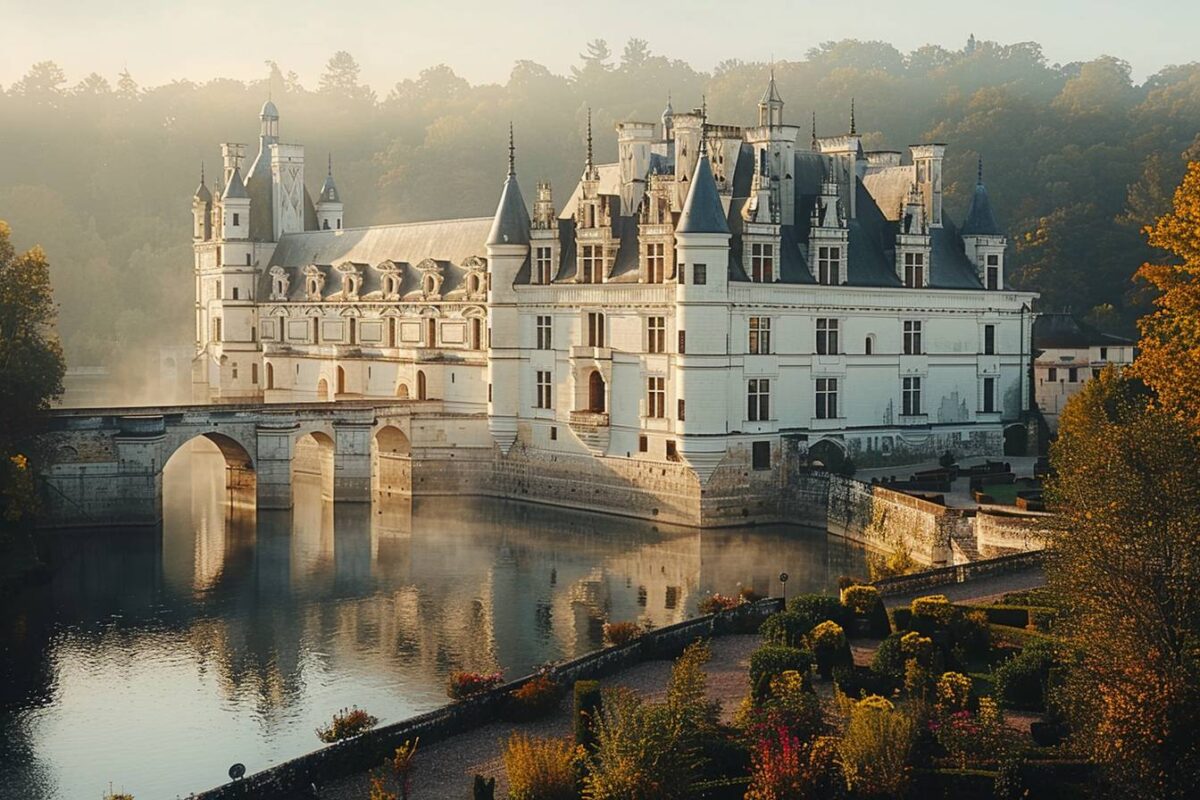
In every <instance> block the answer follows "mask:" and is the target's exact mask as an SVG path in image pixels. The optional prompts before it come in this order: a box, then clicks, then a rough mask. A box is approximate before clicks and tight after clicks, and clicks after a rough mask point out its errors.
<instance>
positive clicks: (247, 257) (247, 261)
mask: <svg viewBox="0 0 1200 800" xmlns="http://www.w3.org/2000/svg"><path fill="white" fill-rule="evenodd" d="M246 266H247V267H248V266H250V254H249V253H246Z"/></svg>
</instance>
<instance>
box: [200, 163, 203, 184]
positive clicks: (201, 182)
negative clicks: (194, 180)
mask: <svg viewBox="0 0 1200 800" xmlns="http://www.w3.org/2000/svg"><path fill="white" fill-rule="evenodd" d="M200 185H201V186H203V185H204V161H203V160H201V161H200Z"/></svg>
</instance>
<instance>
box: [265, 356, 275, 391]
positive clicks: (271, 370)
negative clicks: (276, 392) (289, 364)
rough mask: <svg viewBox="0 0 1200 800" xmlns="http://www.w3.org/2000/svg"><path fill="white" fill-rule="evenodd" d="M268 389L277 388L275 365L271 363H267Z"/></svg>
mask: <svg viewBox="0 0 1200 800" xmlns="http://www.w3.org/2000/svg"><path fill="white" fill-rule="evenodd" d="M267 388H268V389H274V388H275V365H274V364H272V363H271V362H270V361H268V362H267Z"/></svg>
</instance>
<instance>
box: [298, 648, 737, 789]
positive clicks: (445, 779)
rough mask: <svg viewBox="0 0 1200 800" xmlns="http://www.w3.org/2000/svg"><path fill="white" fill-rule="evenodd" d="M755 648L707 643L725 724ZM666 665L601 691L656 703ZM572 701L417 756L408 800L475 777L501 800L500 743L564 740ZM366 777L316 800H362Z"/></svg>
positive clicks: (641, 669) (611, 681)
mask: <svg viewBox="0 0 1200 800" xmlns="http://www.w3.org/2000/svg"><path fill="white" fill-rule="evenodd" d="M758 644H759V638H758V636H757V634H742V635H729V636H721V637H718V638H716V639H713V640H712V653H713V657H712V660H711V661H709V663H708V664H707V665H705V669H704V671H705V672H706V673H707V674H708V696H709V697H710V698H711V699H713V700H717V701H719V702H720V703H721V718H722V719H723V720H724V721H726V722H728V721H730V720H731V719H732V718H733V713H734V711H736V710H737V707H738V704H739V703H740V702H741V700H742V698H743V697H744V696H745V694H746V691H747V688H748V687H747V684H746V670H747V669H748V667H749V665H750V653H751V651H753V650H754V648H755V647H757V646H758ZM671 664H672V662H671V661H648V662H646V663H644V664H639V665H638V666H636V667H632V668H630V669H627V670H625V671H623V672H621V673H619V674H617V675H613V676H611V677H608V678H605V679H603V680H601V681H600V683H601V684H602V685H604V686H625V687H628V688H630V689H632V690H634V691H635V692H637V693H638V694H640V695H642V696H643V697H645V698H647V699H649V700H652V701H658V700H662V699H664V698H665V696H666V689H667V678H668V677H669V676H670V673H671ZM571 702H572V701H571V698H570V697H566V698H564V699H563V703H562V706H561V707H560V711H559V713H558V714H555V715H554V716H552V717H549V718H547V719H543V720H538V721H535V722H526V723H513V722H496V723H492V724H490V725H485V726H483V727H482V728H478V729H476V730H474V731H472V732H470V733H465V734H462V735H461V736H455V737H453V738H451V739H447V740H445V741H442V742H437V743H436V744H431V745H429V746H428V747H421V748H420V749H419V751H418V752H417V767H416V771H415V772H414V776H413V786H412V795H413V797H414V798H415V800H464V798H469V797H470V796H471V781H472V779H473V777H474V775H475V774H476V773H478V774H480V775H484V776H494V777H495V778H496V797H505V796H507V794H508V786H507V785H506V784H505V779H504V763H503V760H502V758H501V753H502V752H503V747H504V740H505V739H507V738H508V735H509V734H510V733H511V732H512V731H522V732H524V733H527V734H529V735H532V736H567V735H569V734H570V731H571V719H570V713H569V708H570V704H571ZM369 790H370V778H369V776H368V775H356V776H353V777H351V778H347V779H345V780H342V781H339V782H337V783H331V784H329V785H328V786H325V787H322V789H321V793H320V796H321V800H367V797H368V793H369Z"/></svg>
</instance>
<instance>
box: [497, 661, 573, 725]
mask: <svg viewBox="0 0 1200 800" xmlns="http://www.w3.org/2000/svg"><path fill="white" fill-rule="evenodd" d="M508 697H509V703H508V712H509V713H508V716H509V718H510V719H512V720H515V721H517V722H524V721H528V720H532V719H539V718H541V717H544V716H546V715H547V714H549V713H551V712H553V711H555V710H556V709H557V708H558V703H559V701H560V700H561V699H562V687H561V686H559V685H558V683H557V682H556V681H555V680H554V679H553V678H551V677H550V676H549V675H548V674H546V673H539V674H537V675H535V676H533V678H531V679H530V680H529V681H527V682H526V683H525V684H524V685H523V686H521V687H519V688H517V689H514V690H513V691H512V692H511V693H510V694H509V696H508Z"/></svg>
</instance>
